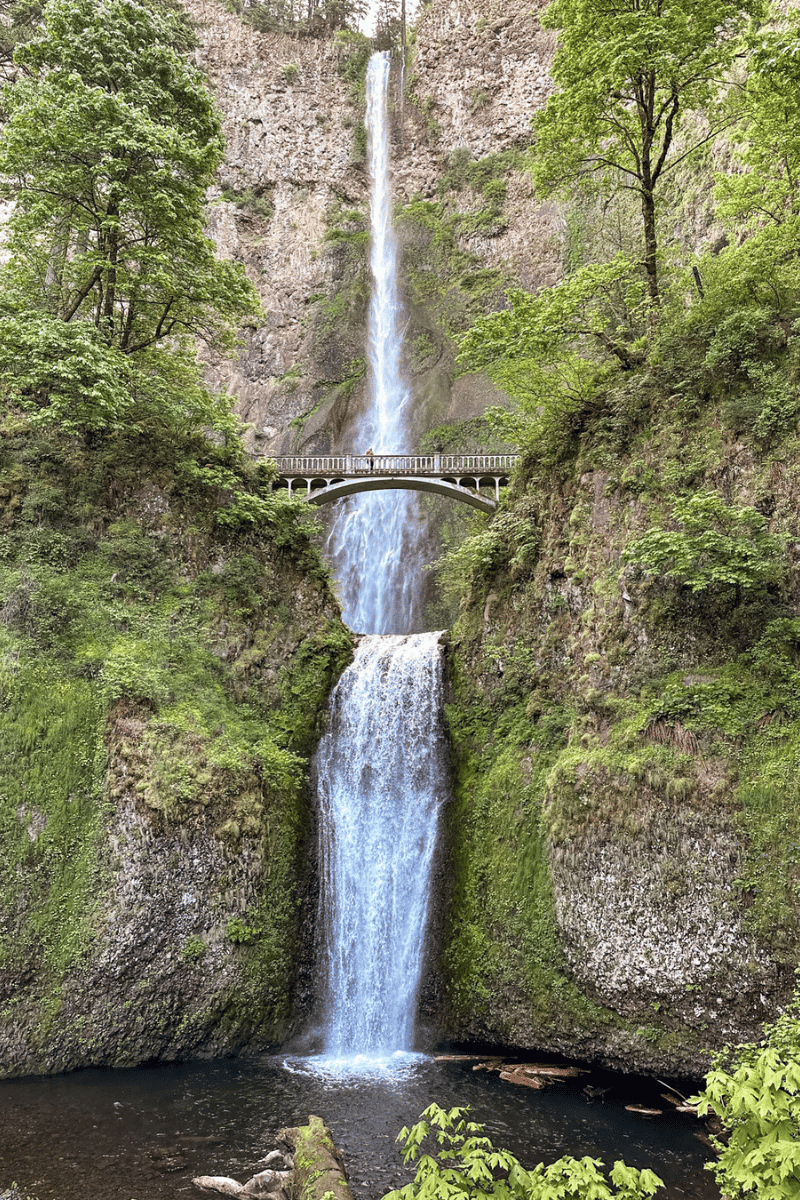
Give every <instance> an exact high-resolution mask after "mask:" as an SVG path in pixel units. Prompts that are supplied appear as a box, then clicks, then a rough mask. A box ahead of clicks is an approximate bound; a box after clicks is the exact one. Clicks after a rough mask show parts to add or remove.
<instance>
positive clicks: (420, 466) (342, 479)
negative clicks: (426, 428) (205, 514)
mask: <svg viewBox="0 0 800 1200" xmlns="http://www.w3.org/2000/svg"><path fill="white" fill-rule="evenodd" d="M518 461H519V456H518V455H516V454H416V455H415V454H333V455H328V456H320V457H305V456H299V455H298V456H295V457H291V456H287V457H282V458H276V459H274V462H275V465H276V466H277V468H278V478H277V479H276V480H275V482H274V483H273V485H272V486H273V490H274V489H276V488H287V489H288V491H289V495H290V496H303V497H304V499H306V500H308V501H309V502H310V503H311V504H332V503H333V501H334V500H341V499H342V498H343V497H344V496H352V495H354V493H356V492H375V491H381V490H383V489H392V488H403V489H405V490H407V491H415V492H438V493H439V494H440V495H442V496H450V497H451V498H452V499H453V500H460V501H461V502H462V504H471V505H472V507H473V508H480V509H482V511H483V512H494V510H495V509H496V507H497V502H498V500H499V499H500V488H501V487H503V486H505V484H507V483H508V478H509V475H510V474H511V471H512V470H513V468H514V466H515V464H516V463H517V462H518ZM487 493H488V494H487Z"/></svg>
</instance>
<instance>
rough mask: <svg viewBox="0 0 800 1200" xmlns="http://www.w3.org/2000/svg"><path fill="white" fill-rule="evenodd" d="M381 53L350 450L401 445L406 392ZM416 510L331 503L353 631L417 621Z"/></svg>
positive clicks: (375, 79) (374, 94)
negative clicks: (362, 360) (364, 328)
mask: <svg viewBox="0 0 800 1200" xmlns="http://www.w3.org/2000/svg"><path fill="white" fill-rule="evenodd" d="M389 70H390V55H389V52H388V51H383V52H380V53H377V54H373V55H372V57H371V59H370V61H369V67H368V69H367V115H366V127H367V137H368V158H369V173H370V229H371V235H372V249H371V254H370V269H371V272H372V297H371V301H370V307H369V326H368V348H369V364H370V372H369V383H370V389H369V396H370V402H369V406H368V408H367V411H366V412H365V413H364V414H363V415H362V416H361V417H360V418H359V420H358V421H357V422H356V423H355V424H354V425H353V427H352V428H351V429H350V430H349V431H348V441H349V443H350V445H351V448H352V449H353V450H356V451H358V452H360V453H363V452H364V451H366V450H368V449H372V450H374V451H375V453H376V454H402V453H405V452H407V450H408V441H409V431H408V416H409V408H410V396H409V392H408V388H407V387H406V385H405V383H404V381H403V376H402V371H401V358H402V345H403V342H402V305H401V303H400V295H399V288H398V284H397V274H398V272H397V244H396V241H395V236H394V230H393V227H392V187H391V171H390V158H389V142H390V138H389V132H390V131H389V112H388V99H387V98H388V88H389ZM419 546H420V517H419V506H418V503H417V498H416V496H415V495H414V494H413V493H412V492H397V491H393V492H366V493H363V494H362V495H359V496H354V497H351V498H350V499H349V500H346V501H345V502H344V503H343V504H342V505H341V506H340V511H339V512H338V513H337V516H336V518H335V520H334V522H333V524H332V526H331V530H330V534H329V536H328V539H327V544H326V552H327V555H328V557H329V558H330V559H331V561H332V563H333V567H334V572H335V575H336V578H337V579H338V581H339V590H340V595H341V600H342V610H343V615H344V619H345V621H346V622H347V624H348V625H349V626H350V628H351V629H355V630H358V631H359V632H360V633H408V632H410V631H412V630H415V629H419V628H420V626H421V588H420V585H419V583H420V567H421V557H420V550H419Z"/></svg>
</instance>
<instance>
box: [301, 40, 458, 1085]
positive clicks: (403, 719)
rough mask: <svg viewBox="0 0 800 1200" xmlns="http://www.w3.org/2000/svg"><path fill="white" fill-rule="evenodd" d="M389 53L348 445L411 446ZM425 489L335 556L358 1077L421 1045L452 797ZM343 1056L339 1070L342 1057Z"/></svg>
mask: <svg viewBox="0 0 800 1200" xmlns="http://www.w3.org/2000/svg"><path fill="white" fill-rule="evenodd" d="M389 65H390V64H389V54H388V53H378V54H373V56H372V58H371V59H370V63H369V69H368V72H367V120H366V124H367V132H368V144H369V166H370V177H371V202H370V206H371V228H372V253H371V269H372V280H373V287H372V299H371V303H370V310H369V360H370V393H369V394H370V404H369V409H368V411H367V412H366V413H365V415H364V416H363V418H362V419H361V420H360V422H359V424H358V425H357V427H356V428H355V429H354V430H353V431H352V434H351V443H350V444H351V447H352V449H353V450H356V451H360V452H364V451H366V450H367V449H370V448H371V449H372V450H374V452H375V453H376V454H382V453H383V454H385V453H402V452H403V451H404V450H405V449H407V443H408V438H409V434H408V426H407V419H408V410H409V406H410V397H409V392H408V389H407V388H406V386H405V384H404V382H403V378H402V374H401V369H400V367H401V357H402V339H401V323H402V322H401V305H400V299H399V289H398V284H397V247H396V244H395V239H394V233H393V230H392V194H391V180H390V171H389V126H388V106H387V91H388V83H389ZM419 535H420V529H419V516H418V509H417V504H416V498H415V497H414V496H413V494H411V493H409V492H398V491H392V492H372V493H363V494H361V495H359V496H354V497H352V498H351V499H350V500H348V501H347V502H345V504H343V505H342V511H341V513H340V515H339V516H338V517H337V519H336V521H335V523H334V525H333V526H332V529H331V534H330V537H329V541H328V552H329V555H330V557H331V558H332V560H333V563H334V568H335V571H336V575H337V578H338V580H339V585H340V590H341V596H342V604H343V610H344V618H345V620H346V622H347V623H348V624H349V625H350V627H351V628H352V629H355V630H358V631H360V632H361V633H362V634H363V635H364V636H362V637H361V638H360V640H359V643H358V647H357V650H356V654H355V659H354V661H353V663H352V665H351V666H350V667H349V668H348V669H347V670H346V671H345V672H344V674H343V675H342V677H341V679H340V681H339V683H338V685H337V687H336V688H335V690H334V693H333V696H332V699H331V709H330V724H329V730H328V732H327V733H326V735H325V736H324V737H323V739H322V741H321V742H320V746H319V749H318V751H317V756H316V759H315V774H316V779H317V793H318V796H319V806H320V846H319V851H320V864H321V874H322V879H321V899H320V909H321V911H320V920H319V925H318V928H319V930H320V936H321V940H322V941H324V946H323V953H322V960H323V961H322V974H323V975H324V992H323V1003H324V1010H325V1011H324V1029H325V1035H324V1036H325V1054H324V1056H323V1059H322V1060H321V1064H320V1065H321V1068H322V1069H323V1070H330V1069H332V1068H331V1064H336V1065H335V1066H334V1067H333V1069H334V1070H335V1071H337V1072H338V1071H339V1070H340V1069H344V1070H345V1071H347V1072H351V1071H356V1073H359V1074H362V1073H364V1072H365V1071H371V1070H372V1069H373V1068H374V1066H375V1064H376V1063H377V1064H379V1065H380V1064H384V1063H385V1062H386V1059H387V1056H392V1057H393V1066H394V1064H395V1062H396V1056H397V1054H398V1053H399V1052H408V1051H411V1050H412V1049H413V1042H414V1020H415V1015H416V1007H417V993H418V991H419V986H420V978H421V973H422V962H423V950H424V943H425V931H426V923H427V914H428V905H429V894H430V880H431V873H432V871H431V868H432V862H433V854H434V848H435V845H436V833H437V824H438V814H439V808H440V805H441V803H442V800H443V798H444V796H445V794H446V788H447V780H446V777H445V755H444V739H443V734H442V729H441V723H440V709H441V704H442V698H441V647H440V644H439V634H436V633H415V632H414V631H415V630H416V629H418V628H419V627H420V625H421V620H420V609H421V604H420V595H421V588H420V576H421V571H420V565H421V564H420V562H419V549H418V547H419V545H420V541H421V539H420V536H419ZM342 1064H344V1065H342Z"/></svg>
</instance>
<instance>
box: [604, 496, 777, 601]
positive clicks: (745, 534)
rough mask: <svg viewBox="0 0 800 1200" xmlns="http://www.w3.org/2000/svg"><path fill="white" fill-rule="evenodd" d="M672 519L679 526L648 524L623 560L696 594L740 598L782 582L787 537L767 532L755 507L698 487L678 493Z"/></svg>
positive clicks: (763, 521)
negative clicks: (687, 493) (728, 500)
mask: <svg viewBox="0 0 800 1200" xmlns="http://www.w3.org/2000/svg"><path fill="white" fill-rule="evenodd" d="M673 519H674V521H675V523H676V524H677V525H678V529H664V528H661V527H660V526H655V527H654V528H652V529H649V530H648V531H647V533H646V534H645V535H644V537H641V538H639V539H638V540H637V541H635V542H632V543H631V545H630V546H628V547H627V549H626V550H625V551H624V552H623V556H622V557H623V560H624V561H625V562H627V563H631V564H632V565H634V566H637V567H639V568H640V569H641V570H642V571H643V572H644V573H645V574H647V575H662V576H665V577H666V578H667V579H668V580H671V581H672V582H674V583H675V584H677V585H678V586H680V587H684V588H688V590H689V591H690V592H692V593H695V594H696V593H705V594H714V593H716V594H720V593H726V592H730V591H731V590H733V591H734V593H735V597H736V602H737V603H738V602H739V600H740V599H741V597H742V596H743V595H744V594H750V595H753V594H754V593H758V592H763V591H764V590H765V589H766V588H767V587H768V586H769V585H778V584H780V583H781V582H782V580H783V577H784V574H785V569H786V568H785V563H784V561H783V551H784V548H785V544H786V538H785V536H783V535H781V534H770V533H768V532H767V520H766V518H765V517H764V516H762V514H761V513H760V512H757V511H756V509H754V508H750V507H749V506H748V505H739V504H726V503H725V501H724V500H723V499H722V497H721V496H720V495H719V494H718V493H717V492H712V491H699V492H696V493H695V494H694V495H693V496H689V497H688V498H685V497H676V498H675V499H674V501H673Z"/></svg>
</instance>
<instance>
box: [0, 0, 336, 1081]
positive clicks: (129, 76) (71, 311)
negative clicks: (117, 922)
mask: <svg viewBox="0 0 800 1200" xmlns="http://www.w3.org/2000/svg"><path fill="white" fill-rule="evenodd" d="M183 42H185V37H184V32H183V25H182V23H181V22H180V21H178V19H177V18H176V17H175V16H174V15H173V14H172V13H171V11H170V10H169V9H168V8H166V7H165V6H163V5H155V6H148V5H144V4H139V3H136V0H53V2H52V3H51V4H49V5H48V6H47V7H46V8H45V10H44V14H43V17H42V20H41V22H40V23H38V24H37V25H36V29H35V30H34V31H33V33H32V36H30V37H28V38H27V40H26V41H25V44H24V45H22V46H20V47H19V48H18V49H17V50H16V61H17V64H18V68H19V77H18V81H17V82H16V84H14V85H13V86H11V87H9V88H7V89H6V93H5V101H4V104H5V111H6V114H7V116H8V119H7V121H6V124H5V125H4V127H3V129H2V132H0V162H2V167H3V172H4V177H5V178H6V180H7V186H8V188H9V189H12V190H14V191H15V194H16V199H17V204H16V208H15V210H14V213H13V216H12V218H11V221H10V235H9V243H8V246H9V252H10V253H9V257H8V260H7V261H6V262H5V264H4V266H3V269H2V273H1V274H0V400H1V401H2V410H1V411H0V500H1V501H2V513H0V708H2V712H3V721H2V723H1V724H0V748H2V763H1V764H0V842H1V843H2V854H0V907H2V910H3V912H4V914H6V916H7V920H6V921H5V923H4V926H3V930H2V935H1V936H0V963H2V966H3V971H4V980H5V983H4V991H3V1005H4V1007H3V1015H4V1018H6V1019H8V1020H9V1021H15V1020H17V1018H19V1019H20V1020H22V1022H23V1024H22V1026H21V1030H22V1034H23V1036H25V1037H26V1038H27V1039H28V1044H29V1047H30V1051H31V1054H33V1055H35V1054H36V1053H38V1052H42V1053H45V1052H46V1047H47V1045H48V1037H49V1035H50V1033H51V1031H52V1030H53V1027H54V1023H55V1022H57V1021H58V1019H59V1012H60V1008H61V1005H62V1004H63V1003H64V995H65V992H64V984H65V981H68V980H69V979H70V978H74V976H75V973H76V971H79V970H86V971H89V972H91V969H92V963H93V962H94V960H95V959H96V957H97V955H98V954H99V953H102V952H103V950H104V938H105V936H106V923H107V920H108V917H107V912H106V910H105V909H104V907H103V905H104V900H105V899H106V898H107V897H108V896H110V895H113V888H114V886H115V871H118V870H119V869H120V862H121V861H122V859H124V857H125V854H128V857H130V854H129V850H130V847H129V848H128V850H124V846H125V843H126V841H127V840H128V839H129V836H130V837H131V838H132V837H134V835H136V836H141V830H140V828H139V826H138V825H136V828H135V829H134V832H133V833H131V834H127V833H126V834H122V833H119V832H118V833H117V834H115V835H114V836H115V837H116V839H117V842H118V851H117V850H114V849H113V845H112V843H113V840H114V839H109V836H108V831H109V829H114V828H115V821H116V820H117V817H118V812H119V811H120V810H121V809H122V808H124V807H125V806H126V805H127V806H131V808H132V811H134V812H135V813H136V814H137V820H138V821H140V822H143V823H144V824H145V825H146V826H147V827H148V828H149V829H151V830H152V835H153V839H154V847H155V849H154V850H153V866H152V869H151V868H149V867H148V868H147V869H146V870H145V871H144V877H143V887H144V889H145V892H147V890H148V888H149V886H150V885H151V883H152V878H151V876H152V875H153V874H155V872H156V869H157V859H158V847H159V846H160V845H161V841H160V839H161V838H162V837H163V839H164V840H165V844H166V842H167V841H169V839H170V838H171V837H172V836H173V835H174V833H175V831H176V830H181V831H182V832H181V837H182V838H184V839H185V840H184V843H183V844H184V845H185V846H189V845H191V844H192V840H193V839H195V838H204V837H205V838H207V839H211V840H213V841H214V843H215V844H216V845H217V846H218V847H219V854H220V856H221V860H224V859H225V858H226V856H227V861H229V862H230V863H231V864H232V867H231V870H232V871H234V873H235V866H236V864H237V862H239V861H242V860H249V859H251V858H253V861H255V862H262V863H263V874H262V876H261V877H260V878H259V877H258V873H256V877H255V878H254V881H253V886H252V888H251V889H250V891H249V893H248V903H249V908H248V911H247V912H245V913H243V914H241V915H240V916H236V917H235V918H233V919H230V920H228V921H227V923H225V922H224V914H225V913H226V909H225V904H224V902H223V900H222V897H223V896H224V895H225V892H226V889H227V888H228V887H229V883H228V882H227V881H226V880H225V878H223V877H222V876H221V877H220V879H219V880H218V881H217V885H218V888H219V897H220V905H221V912H222V913H223V927H224V928H225V931H226V933H227V953H229V954H230V955H232V956H233V963H232V976H231V978H233V976H235V978H236V987H235V989H234V990H233V991H231V993H230V994H227V993H226V994H225V995H222V994H220V995H219V996H217V997H215V998H213V999H211V998H209V997H206V998H205V999H203V998H202V996H201V995H199V994H198V996H199V998H196V999H195V1000H194V1001H192V1000H191V997H190V998H189V999H188V1000H187V1003H188V1004H189V1008H187V1010H186V1011H185V1012H182V1011H175V1012H172V1013H171V1014H170V1015H169V1017H168V1016H167V1014H165V1013H161V1012H156V1011H155V1010H153V1011H150V1012H149V1014H148V1022H149V1025H148V1027H149V1028H150V1027H151V1028H152V1029H153V1030H154V1031H155V1032H156V1034H157V1035H159V1033H158V1031H159V1030H161V1028H162V1024H164V1023H165V1022H167V1021H173V1023H174V1024H175V1026H176V1027H175V1029H173V1031H172V1036H174V1037H175V1038H177V1041H176V1043H175V1044H176V1045H178V1044H184V1045H186V1046H189V1045H193V1044H195V1043H196V1041H197V1040H199V1039H201V1038H202V1037H203V1036H204V1034H206V1035H207V1033H208V1031H209V1030H210V1029H211V1028H213V1026H214V1023H215V1022H217V1021H219V1020H222V1024H223V1027H224V1028H225V1029H227V1030H229V1032H230V1036H231V1039H232V1042H233V1043H234V1044H235V1043H237V1042H238V1041H239V1040H241V1039H242V1038H243V1037H247V1036H249V1035H250V1033H252V1032H253V1031H256V1030H257V1031H259V1035H260V1036H261V1037H262V1038H267V1039H270V1038H274V1037H276V1036H277V1035H278V1033H279V1031H281V1030H282V1029H283V1028H285V1024H286V1021H287V1019H288V1015H289V1010H290V992H291V987H292V980H293V975H294V971H295V967H296V963H297V960H298V955H299V950H300V938H301V934H300V925H299V920H300V914H299V909H298V904H297V895H298V892H299V891H300V889H301V886H302V885H301V882H300V880H301V876H302V872H303V870H304V861H305V857H304V856H305V851H306V842H307V838H308V835H309V816H308V813H309V798H308V795H307V790H306V787H307V785H306V781H305V768H306V763H307V759H308V755H309V754H310V752H311V750H312V748H313V745H314V743H315V740H316V737H317V735H318V723H319V720H320V716H321V712H322V709H323V707H324V704H325V700H326V697H327V694H328V692H329V690H330V687H331V684H332V682H333V680H334V678H335V676H336V674H337V673H338V671H339V670H340V669H341V667H342V666H343V664H344V662H345V661H346V660H347V658H348V657H349V654H350V652H351V639H350V636H349V634H348V633H347V631H346V630H345V629H344V628H343V627H342V625H341V623H340V622H339V620H338V615H337V608H336V604H335V601H334V599H333V595H332V592H331V590H330V586H329V579H328V572H327V569H326V567H325V566H324V565H323V563H322V562H321V560H320V558H319V555H318V553H317V551H316V549H315V547H314V545H313V543H312V538H313V536H314V535H315V532H316V525H315V523H314V520H313V518H311V516H310V515H309V513H308V510H307V508H306V506H303V505H298V504H296V503H293V502H291V501H289V500H288V499H286V498H285V497H282V496H280V495H279V494H273V492H272V491H271V479H272V474H271V470H270V468H269V467H268V466H266V465H264V464H259V465H257V464H255V463H253V462H251V461H250V460H249V459H248V457H247V456H246V454H245V451H244V448H243V445H242V442H241V440H240V436H239V425H238V422H237V420H236V419H235V417H234V415H233V412H232V400H231V398H230V397H223V396H216V395H214V394H212V393H210V392H209V391H208V390H207V389H206V387H205V386H204V385H203V382H202V377H201V372H200V367H199V364H198V362H197V359H196V349H195V347H196V339H198V338H200V339H202V340H204V341H205V342H206V343H207V344H208V345H210V346H211V347H213V348H214V349H215V350H216V352H218V353H225V352H227V351H229V350H232V349H233V347H234V346H235V345H236V338H237V329H238V327H239V325H240V324H241V323H242V322H244V321H250V320H252V319H254V318H256V317H257V315H258V313H259V306H258V303H257V300H256V298H255V293H254V291H253V289H252V287H251V286H250V284H249V282H248V281H247V279H246V277H245V275H244V272H243V271H242V270H241V268H239V267H236V266H234V265H233V264H229V263H225V262H223V261H221V260H219V259H218V258H217V257H216V255H215V253H214V247H213V245H212V243H211V242H210V241H209V240H208V238H207V237H206V236H205V233H204V225H205V195H206V190H207V188H208V187H209V185H210V184H211V183H212V181H213V177H214V172H215V170H216V167H217V166H218V165H219V163H220V161H221V156H222V149H223V147H222V140H221V134H220V122H219V116H218V114H217V112H216V109H215V107H214V105H213V103H212V101H211V98H210V96H209V94H208V92H207V90H206V88H205V86H204V83H203V79H202V76H201V75H200V73H199V72H198V71H197V70H196V69H195V68H194V67H193V66H192V65H191V64H190V63H189V62H188V61H187V60H186V59H185V58H184V57H183V56H182V53H181V50H180V46H181V45H182V44H183ZM227 198H229V199H233V200H234V202H236V203H241V204H242V205H243V206H248V207H250V209H251V210H256V209H257V206H258V203H259V200H258V198H256V197H253V196H250V195H249V194H245V195H242V196H238V197H232V196H229V197H227ZM260 215H262V216H266V215H267V213H266V212H265V211H262V212H261V214H260ZM117 852H118V853H119V857H118V858H115V855H116V854H117ZM174 857H175V858H176V860H179V859H180V855H179V854H178V853H177V852H176V854H175V856H174ZM174 865H175V866H176V867H179V865H180V863H179V862H178V861H176V863H175V864H174ZM170 869H172V864H171V867H170ZM210 882H211V881H210ZM153 886H155V885H153ZM233 911H234V912H237V911H238V912H241V910H237V909H236V908H234V910H233ZM227 912H230V909H228V910H227ZM231 915H232V914H231ZM164 919H165V921H166V920H168V917H167V916H166V915H165V918H164ZM212 926H213V921H212V922H211V923H210V924H209V925H208V926H206V925H200V926H199V927H198V926H195V928H197V929H198V931H197V932H191V930H190V929H188V928H187V925H186V924H185V923H184V925H183V926H181V928H182V929H183V930H184V932H183V933H181V934H179V935H178V936H179V940H178V938H176V944H175V945H174V947H173V950H174V954H175V958H176V960H177V962H178V963H179V964H182V967H181V969H183V970H185V971H187V972H191V973H192V974H193V975H198V976H199V975H201V974H202V973H201V972H197V971H195V969H194V964H196V963H198V962H199V961H200V960H201V959H203V960H204V966H205V963H206V962H207V961H208V960H209V959H213V958H214V955H215V954H217V953H218V948H217V946H216V944H215V943H212V940H211V939H209V938H208V937H207V936H206V932H205V931H206V929H207V928H209V929H210V928H212ZM201 931H202V932H201ZM162 965H163V964H162ZM147 969H148V968H147V966H145V968H144V969H143V971H142V974H141V975H140V977H139V986H140V987H142V988H147V987H149V986H151V985H152V984H153V981H152V980H150V981H148V978H147ZM153 969H154V970H155V971H157V970H158V967H157V966H156V967H154V968H153ZM154 1003H155V1001H154ZM192 1003H194V1004H195V1005H196V1007H194V1008H192V1007H191V1004H192ZM164 1027H165V1028H166V1025H164ZM76 1028H77V1026H76ZM100 1032H101V1035H102V1031H100ZM82 1036H83V1035H82ZM92 1036H93V1035H91V1034H90V1033H89V1032H88V1031H87V1033H86V1037H87V1039H88V1040H87V1042H86V1045H85V1047H84V1051H83V1052H84V1053H85V1055H87V1056H89V1057H91V1055H92V1054H93V1053H101V1054H102V1053H105V1054H107V1055H109V1054H110V1056H111V1059H113V1061H117V1060H119V1061H128V1056H129V1055H135V1054H136V1053H137V1049H136V1047H132V1048H131V1049H128V1047H127V1045H125V1044H123V1043H124V1042H125V1037H122V1041H121V1042H120V1044H119V1046H117V1047H116V1050H115V1049H114V1048H112V1049H111V1050H109V1049H108V1047H106V1048H105V1049H104V1050H100V1051H98V1050H97V1047H96V1045H94V1044H93V1043H92V1040H91V1038H92ZM125 1036H127V1034H126V1035H125ZM159 1036H160V1035H159ZM181 1037H184V1038H186V1039H187V1041H186V1042H185V1043H180V1038H181ZM144 1053H145V1055H147V1053H148V1051H147V1048H146V1047H144ZM37 1061H38V1060H37ZM41 1061H42V1062H44V1061H45V1060H44V1059H42V1060H41Z"/></svg>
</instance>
